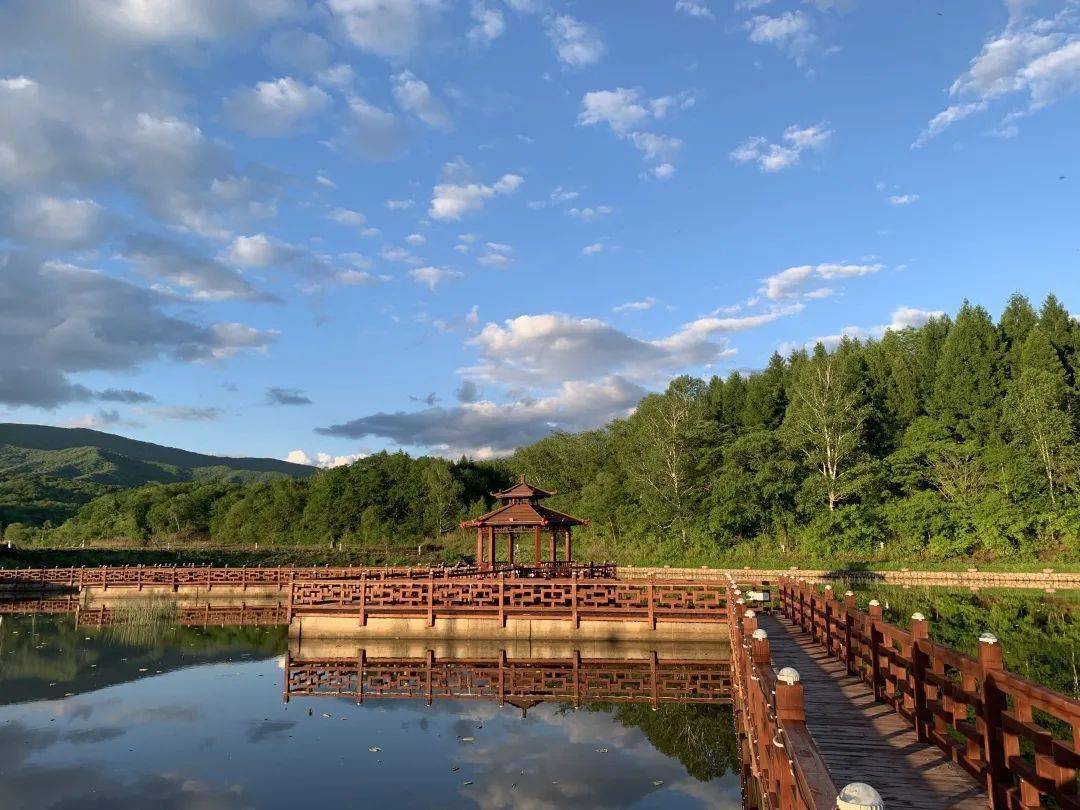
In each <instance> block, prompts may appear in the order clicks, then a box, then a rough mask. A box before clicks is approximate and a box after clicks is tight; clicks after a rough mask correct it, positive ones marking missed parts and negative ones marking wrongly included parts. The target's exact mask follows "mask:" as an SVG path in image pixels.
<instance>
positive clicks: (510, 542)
mask: <svg viewBox="0 0 1080 810" xmlns="http://www.w3.org/2000/svg"><path fill="white" fill-rule="evenodd" d="M506 561H507V562H508V563H510V565H513V564H514V532H513V531H508V532H507V533H506Z"/></svg>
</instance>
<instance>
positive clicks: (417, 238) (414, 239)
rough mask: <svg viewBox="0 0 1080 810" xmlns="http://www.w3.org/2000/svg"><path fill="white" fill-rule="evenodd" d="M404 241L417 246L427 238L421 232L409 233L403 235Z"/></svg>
mask: <svg viewBox="0 0 1080 810" xmlns="http://www.w3.org/2000/svg"><path fill="white" fill-rule="evenodd" d="M405 241H406V242H408V243H409V244H410V245H413V246H415V247H419V246H420V245H423V244H425V243H426V242H427V238H426V237H425V236H424V235H423V234H422V233H410V234H409V235H408V236H406V237H405Z"/></svg>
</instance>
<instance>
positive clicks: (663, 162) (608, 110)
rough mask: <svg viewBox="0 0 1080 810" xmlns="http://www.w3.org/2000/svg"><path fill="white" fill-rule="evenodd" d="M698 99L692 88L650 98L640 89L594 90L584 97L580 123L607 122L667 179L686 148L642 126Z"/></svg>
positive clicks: (594, 123)
mask: <svg viewBox="0 0 1080 810" xmlns="http://www.w3.org/2000/svg"><path fill="white" fill-rule="evenodd" d="M695 102H696V96H695V95H694V94H693V93H691V92H688V91H684V92H682V93H678V94H676V95H668V96H659V97H657V98H649V97H648V96H646V95H645V94H644V93H643V92H642V91H641V90H640V89H638V88H626V87H617V88H615V89H614V90H593V91H590V92H588V93H586V94H585V95H584V96H582V98H581V111H580V112H579V113H578V123H579V124H581V125H583V126H593V125H597V124H600V125H602V124H607V126H608V127H610V128H611V131H612V132H613V133H615V135H617V136H618V137H620V138H624V139H627V140H629V141H630V142H631V143H632V144H633V145H634V147H635V148H636V149H637V150H638V151H640V152H641V153H642V155H643V156H644V158H645V159H646V160H647V161H651V162H653V163H655V164H656V165H655V166H653V167H652V168H651V170H650V173H651V175H652V176H654V177H656V178H658V179H662V180H664V179H667V178H669V177H671V175H672V174H674V172H675V166H674V162H673V161H674V160H675V157H676V155H677V154H678V151H679V149H681V148H682V141H681V140H680V139H679V138H675V137H672V136H670V135H661V134H657V133H655V132H649V131H645V130H643V129H641V127H643V126H647V125H649V124H650V123H652V122H654V121H657V120H659V119H662V118H665V117H666V116H667V115H668V113H669V112H671V111H672V110H676V109H679V110H685V109H687V108H689V107H692V106H693V105H694V103H695Z"/></svg>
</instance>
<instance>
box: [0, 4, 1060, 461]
mask: <svg viewBox="0 0 1080 810" xmlns="http://www.w3.org/2000/svg"><path fill="white" fill-rule="evenodd" d="M1078 91H1080V3H1077V2H1075V1H1072V2H1067V1H1066V2H1061V1H1059V2H1037V1H1035V0H1032V2H1023V1H1022V0H1010V1H1009V2H1002V3H998V2H990V0H979V1H978V2H949V3H944V2H941V3H933V2H925V3H907V2H870V1H869V0H734V1H733V0H678V2H676V1H675V0H655V2H654V1H653V0H641V1H640V2H634V3H632V4H628V3H625V2H614V0H611V1H610V2H609V1H608V0H594V2H577V3H565V2H558V1H557V0H476V2H451V1H450V0H325V2H303V0H260V1H258V2H257V0H213V1H211V0H82V2H60V1H59V0H8V2H6V3H4V4H3V6H2V7H0V318H2V320H0V337H2V339H3V342H4V344H5V345H6V347H7V348H6V349H5V350H4V351H3V354H2V356H0V419H3V420H7V421H21V422H41V423H49V424H58V425H84V426H91V427H97V428H100V429H103V430H109V431H113V432H118V433H123V434H125V435H129V436H133V437H136V438H141V439H146V440H150V441H155V442H161V443H164V444H170V445H177V446H182V447H186V448H189V449H195V450H201V451H206V452H213V453H224V454H234V455H239V454H245V455H267V456H276V457H282V458H284V457H286V456H288V455H290V454H292V457H293V458H295V459H309V460H311V461H312V462H313V463H314V462H321V463H324V464H330V463H335V462H340V461H342V460H344V459H346V458H348V457H350V456H353V455H355V454H358V453H364V452H370V451H371V450H375V449H380V448H384V447H388V448H396V447H404V448H406V449H408V450H410V451H414V452H435V453H440V454H444V455H457V454H460V453H463V452H464V453H469V454H471V455H475V456H479V457H487V456H492V455H499V454H504V453H506V452H509V451H510V450H512V448H513V447H514V446H516V445H518V444H520V443H523V442H528V441H532V440H534V439H536V438H539V437H540V436H542V435H545V434H546V433H547V432H549V431H550V430H552V429H569V430H577V429H582V428H589V427H593V426H596V425H599V424H603V423H604V422H605V421H606V420H608V419H610V418H612V417H614V416H619V415H624V414H626V413H628V412H629V411H630V410H631V409H632V408H633V406H634V403H635V402H636V401H637V400H638V399H639V398H640V396H641V395H642V394H643V393H645V392H646V391H649V390H656V389H659V388H662V387H663V386H664V384H665V382H666V380H668V379H669V378H670V377H672V376H674V375H676V374H680V373H685V372H689V373H694V374H699V375H711V374H713V373H723V374H726V373H727V372H729V371H730V370H731V369H736V368H739V369H741V368H755V367H760V366H761V365H762V364H763V363H764V362H765V361H766V360H767V358H768V356H769V354H770V353H771V352H772V351H773V350H775V349H777V348H780V349H781V350H788V349H790V348H791V347H793V346H798V345H802V344H804V343H807V342H809V341H814V340H816V339H818V338H824V339H826V340H828V339H832V340H835V339H837V338H836V336H838V335H840V334H842V333H844V332H847V333H850V334H853V335H857V336H860V337H868V336H874V335H880V334H881V333H882V332H883V331H884V330H885V329H887V328H889V327H893V328H898V327H901V326H904V325H908V324H916V325H917V324H919V323H922V322H924V321H925V319H926V318H927V317H929V316H930V315H932V314H933V313H936V312H941V311H945V312H953V311H955V309H956V308H957V307H958V306H959V304H960V303H961V301H962V300H963V299H964V298H965V297H969V298H971V299H972V300H973V301H975V302H978V303H982V304H984V305H985V306H987V307H988V308H989V309H990V310H991V311H993V312H997V311H999V310H1000V308H1001V307H1002V306H1003V305H1004V303H1005V301H1006V299H1007V297H1008V296H1009V295H1010V294H1011V293H1012V292H1014V291H1020V292H1023V293H1026V294H1028V295H1029V296H1031V297H1032V298H1033V299H1035V300H1036V301H1038V300H1041V299H1042V298H1043V297H1044V296H1045V295H1046V293H1047V292H1049V291H1051V290H1052V291H1054V292H1056V293H1057V294H1058V295H1059V297H1061V298H1062V300H1063V301H1064V303H1065V304H1066V306H1068V307H1070V308H1071V309H1072V311H1073V312H1076V311H1077V303H1076V302H1077V296H1078V294H1080V273H1078V272H1077V264H1078V258H1080V253H1078V251H1080V241H1078V232H1080V229H1078V228H1077V226H1076V223H1077V221H1078V214H1080V210H1078V209H1080V207H1078V205H1077V191H1076V189H1077V187H1078V186H1077V184H1078V183H1080V157H1078V154H1080V150H1078V149H1077V148H1076V143H1077V134H1078V132H1080V92H1078Z"/></svg>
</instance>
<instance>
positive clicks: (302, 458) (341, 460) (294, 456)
mask: <svg viewBox="0 0 1080 810" xmlns="http://www.w3.org/2000/svg"><path fill="white" fill-rule="evenodd" d="M368 455H370V454H369V453H366V452H359V453H347V454H345V455H340V456H335V455H334V454H332V453H315V454H314V455H309V454H308V453H307V452H305V451H304V450H290V451H289V454H288V455H287V456H285V460H286V461H291V462H292V463H293V464H306V465H307V466H309V467H319V468H320V469H324V470H328V469H330V468H332V467H345V466H347V465H349V464H352V463H353V462H354V461H359V460H360V459H362V458H365V457H367V456H368Z"/></svg>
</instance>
